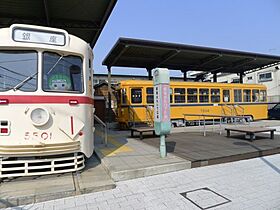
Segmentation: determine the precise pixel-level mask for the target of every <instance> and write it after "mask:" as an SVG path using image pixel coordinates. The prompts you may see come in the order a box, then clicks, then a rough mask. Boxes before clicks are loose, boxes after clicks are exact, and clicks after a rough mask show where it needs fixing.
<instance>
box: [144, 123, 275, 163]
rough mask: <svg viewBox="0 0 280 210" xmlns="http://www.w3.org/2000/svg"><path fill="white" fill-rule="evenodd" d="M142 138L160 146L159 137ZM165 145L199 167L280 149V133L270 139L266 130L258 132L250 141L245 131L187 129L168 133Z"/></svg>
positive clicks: (261, 154)
mask: <svg viewBox="0 0 280 210" xmlns="http://www.w3.org/2000/svg"><path fill="white" fill-rule="evenodd" d="M244 126H246V125H244ZM250 126H252V125H250ZM279 128H280V127H277V129H279ZM143 142H145V143H146V144H149V145H152V146H154V147H155V148H159V140H158V138H155V137H150V138H149V137H147V138H144V139H143ZM166 147H167V152H168V153H171V154H174V155H177V156H179V157H182V158H184V159H186V160H189V161H191V162H192V167H198V166H204V165H212V164H217V163H224V162H231V161H236V160H242V159H248V158H252V157H259V156H263V155H270V154H277V153H280V135H275V138H274V140H271V139H270V134H269V133H268V134H267V133H258V134H256V140H254V141H253V142H250V141H248V140H245V138H244V133H243V134H242V133H234V132H231V136H230V138H228V137H226V134H225V132H223V133H222V135H219V133H217V132H214V133H213V132H207V135H206V136H203V133H202V132H190V131H189V132H183V133H173V134H172V135H169V136H168V137H167V138H166Z"/></svg>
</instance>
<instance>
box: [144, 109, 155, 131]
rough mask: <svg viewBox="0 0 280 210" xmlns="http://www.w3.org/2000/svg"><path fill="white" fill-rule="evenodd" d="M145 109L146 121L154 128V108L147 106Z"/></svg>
mask: <svg viewBox="0 0 280 210" xmlns="http://www.w3.org/2000/svg"><path fill="white" fill-rule="evenodd" d="M145 109H146V121H147V122H148V125H150V126H151V127H153V126H154V118H153V116H154V113H153V112H154V109H153V107H152V106H148V105H146V106H145Z"/></svg>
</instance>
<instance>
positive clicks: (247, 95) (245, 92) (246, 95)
mask: <svg viewBox="0 0 280 210" xmlns="http://www.w3.org/2000/svg"><path fill="white" fill-rule="evenodd" d="M243 101H244V102H251V90H243Z"/></svg>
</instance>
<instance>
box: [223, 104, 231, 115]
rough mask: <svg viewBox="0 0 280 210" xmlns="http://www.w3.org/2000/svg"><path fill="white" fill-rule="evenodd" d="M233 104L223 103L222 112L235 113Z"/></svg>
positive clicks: (226, 113)
mask: <svg viewBox="0 0 280 210" xmlns="http://www.w3.org/2000/svg"><path fill="white" fill-rule="evenodd" d="M233 112H234V107H233V105H228V104H223V105H222V114H223V115H234V113H233Z"/></svg>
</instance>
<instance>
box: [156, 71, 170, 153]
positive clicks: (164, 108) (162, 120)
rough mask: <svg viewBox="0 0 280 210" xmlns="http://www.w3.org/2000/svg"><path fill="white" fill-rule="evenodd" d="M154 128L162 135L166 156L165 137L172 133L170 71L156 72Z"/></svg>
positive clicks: (162, 149) (161, 146) (163, 150)
mask: <svg viewBox="0 0 280 210" xmlns="http://www.w3.org/2000/svg"><path fill="white" fill-rule="evenodd" d="M153 75H154V128H155V133H156V134H157V135H160V152H161V157H165V156H166V147H165V135H166V134H169V133H170V130H171V122H170V101H169V96H170V93H169V91H170V88H169V86H170V85H169V83H170V79H169V71H168V69H160V68H157V69H155V70H154V74H153Z"/></svg>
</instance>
